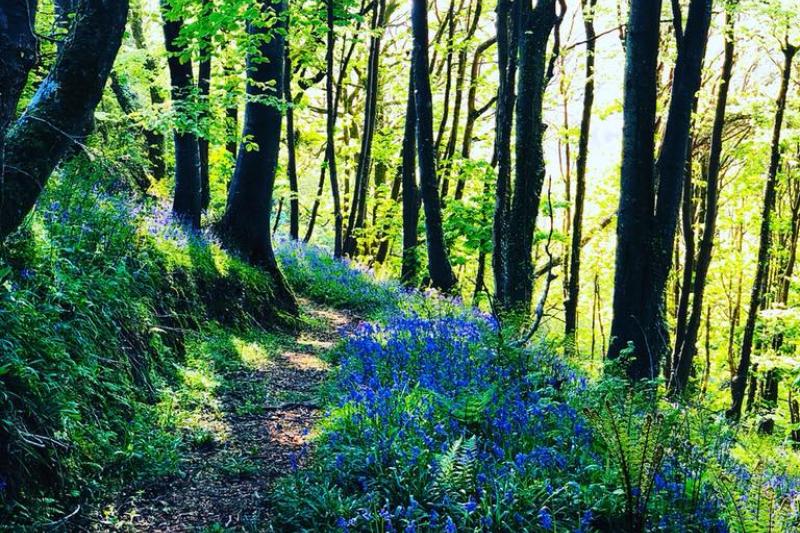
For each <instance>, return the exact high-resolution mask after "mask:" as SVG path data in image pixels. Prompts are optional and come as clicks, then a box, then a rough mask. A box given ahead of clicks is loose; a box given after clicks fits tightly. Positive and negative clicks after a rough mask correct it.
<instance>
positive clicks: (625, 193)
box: [608, 0, 711, 379]
mask: <svg viewBox="0 0 800 533" xmlns="http://www.w3.org/2000/svg"><path fill="white" fill-rule="evenodd" d="M657 3H658V4H659V5H658V6H653V5H652V4H653V3H652V2H645V1H640V0H633V1H632V2H631V6H630V13H629V18H628V25H627V29H628V31H627V41H626V56H627V57H626V68H625V97H624V104H623V106H624V110H623V117H624V126H623V134H622V135H623V151H622V170H621V190H620V201H619V213H618V218H617V253H616V271H615V277H614V303H613V309H614V317H613V320H612V323H611V343H610V344H609V349H608V357H609V358H611V359H615V358H618V357H619V356H620V355H621V354H622V353H623V351H627V350H628V349H629V348H630V350H631V353H630V355H631V356H632V359H631V361H630V364H629V365H628V369H627V370H628V376H629V377H630V378H631V379H643V378H655V377H656V376H657V375H658V373H659V371H660V364H661V359H662V358H663V356H664V354H665V351H666V349H667V344H668V333H667V332H666V326H665V323H664V316H663V308H664V290H665V287H666V282H667V276H668V275H669V271H670V269H671V266H672V262H671V261H672V255H671V254H672V249H673V243H674V240H675V230H676V225H677V218H678V208H679V206H680V199H681V193H682V188H683V181H684V170H685V165H686V159H687V149H688V140H689V129H690V125H691V114H692V108H693V105H694V99H695V94H696V93H697V91H698V89H699V87H700V73H701V68H702V61H703V56H704V54H705V44H706V41H707V40H708V27H709V23H710V16H711V0H692V2H691V4H690V6H689V15H688V17H687V22H686V30H685V32H680V33H681V35H682V37H681V38H680V41H679V46H678V59H677V61H676V66H675V72H674V81H673V86H672V94H671V99H670V107H669V114H668V116H667V124H666V128H665V133H664V140H663V142H662V146H661V150H660V157H659V158H658V162H657V163H654V160H655V153H654V150H655V126H656V124H655V111H656V85H657V84H656V69H657V63H658V51H659V39H660V36H659V33H660V32H659V30H660V28H659V26H660V15H661V13H660V11H661V10H660V1H659V2H657ZM643 251H646V252H643Z"/></svg>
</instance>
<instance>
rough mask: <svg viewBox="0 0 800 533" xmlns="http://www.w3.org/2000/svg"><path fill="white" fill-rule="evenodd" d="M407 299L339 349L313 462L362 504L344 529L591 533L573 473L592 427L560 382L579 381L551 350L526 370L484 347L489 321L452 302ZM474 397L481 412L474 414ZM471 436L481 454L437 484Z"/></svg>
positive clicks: (465, 457)
mask: <svg viewBox="0 0 800 533" xmlns="http://www.w3.org/2000/svg"><path fill="white" fill-rule="evenodd" d="M408 307H409V308H408V309H404V310H403V311H400V312H398V314H397V315H395V316H393V317H392V318H390V319H389V320H388V321H387V323H386V324H384V325H377V324H370V323H363V324H361V325H360V326H359V327H358V328H356V329H355V331H353V332H352V334H351V335H350V337H349V338H348V339H347V341H346V342H345V343H344V344H343V346H341V348H340V358H341V364H340V368H339V370H338V372H337V376H336V381H335V385H336V386H335V389H336V391H337V398H336V399H335V402H334V406H333V407H332V410H331V412H330V414H329V417H328V421H327V423H326V426H325V431H324V432H323V437H322V439H321V440H320V443H319V448H318V457H319V458H320V461H322V463H324V464H323V466H322V472H323V473H326V474H323V475H327V476H329V477H330V478H331V479H330V480H329V481H332V482H333V483H334V484H336V485H337V486H338V487H340V488H341V489H342V490H347V491H349V492H351V493H352V494H354V495H358V496H359V497H363V498H364V506H363V507H362V508H360V509H359V510H358V512H354V513H351V514H349V515H346V516H341V517H339V518H341V520H338V524H339V526H341V525H342V524H346V525H347V527H348V528H353V527H354V526H357V528H360V530H363V529H365V528H367V525H368V524H381V525H382V527H384V528H385V529H386V530H387V531H388V530H393V531H404V530H409V529H408V528H409V527H410V528H412V529H411V530H431V529H435V530H444V531H456V530H462V528H479V529H483V530H492V529H495V528H498V527H499V528H504V527H505V528H512V529H518V528H520V527H526V528H528V529H533V530H552V527H553V525H554V524H559V526H563V527H566V528H568V529H570V530H574V531H577V530H580V529H581V527H587V528H588V525H586V524H585V523H586V522H587V519H591V516H592V514H591V509H590V507H589V506H586V507H583V508H581V507H580V506H575V505H572V502H574V500H575V499H576V498H579V495H580V486H579V485H578V484H577V483H575V482H574V481H573V480H572V478H573V477H574V476H575V473H576V472H582V471H587V470H588V469H587V467H588V466H589V465H590V464H593V462H594V460H595V458H594V457H592V456H591V455H590V454H587V453H584V451H585V450H589V449H590V448H591V443H592V432H591V430H590V429H589V425H588V423H587V422H586V420H585V419H584V418H583V417H582V416H581V415H580V414H579V413H578V411H577V410H576V409H574V408H573V407H571V406H570V405H569V404H568V403H567V402H566V401H564V398H563V395H562V394H561V393H560V392H559V390H558V389H557V388H556V387H555V386H554V384H556V385H558V386H561V385H563V384H564V383H565V382H571V383H573V384H574V386H582V385H581V384H583V386H585V381H584V380H582V379H581V378H580V377H579V376H577V375H576V374H575V372H574V371H573V370H572V369H570V368H568V367H567V366H566V365H564V364H563V363H562V362H561V361H560V360H558V359H557V358H555V357H553V356H552V355H551V354H550V352H545V351H542V352H541V353H538V352H536V353H530V354H527V355H528V357H527V358H526V359H525V365H526V366H525V368H523V367H521V366H519V365H515V364H514V363H510V362H509V360H508V358H507V357H506V354H504V353H503V350H501V349H500V348H499V347H498V343H497V342H493V341H492V339H497V329H498V326H497V323H496V322H495V321H494V319H492V318H491V317H489V316H486V315H484V314H482V313H480V312H476V311H475V310H473V309H471V308H468V307H465V306H463V305H460V303H458V302H454V301H452V300H450V301H437V302H436V303H435V304H433V305H429V306H427V307H422V308H420V307H419V306H413V305H412V306H408ZM528 368H535V369H536V370H537V371H536V372H530V371H529V370H528ZM476 399H477V400H476ZM471 401H472V402H473V403H475V402H476V401H477V404H476V405H478V407H477V409H479V411H478V412H477V413H472V415H469V416H468V415H467V414H465V406H466V405H469V403H470V402H471ZM469 439H473V442H475V444H476V446H475V449H474V450H473V451H470V452H469V453H466V454H462V455H461V456H460V458H459V461H461V462H462V463H468V464H469V466H468V467H467V469H466V470H467V473H466V474H465V475H464V476H462V478H461V479H459V480H458V483H459V486H458V487H457V488H456V487H451V488H450V489H448V488H442V487H443V486H444V485H445V484H446V482H447V481H446V478H444V477H443V476H444V474H443V472H442V461H443V457H445V456H446V455H447V454H448V451H449V450H452V449H453V447H454V446H456V443H458V442H460V443H462V444H463V443H464V442H465V441H467V440H469ZM470 454H471V455H470ZM409 502H410V503H409ZM559 502H561V503H559ZM565 502H570V504H567V503H565ZM587 517H588V518H587ZM582 523H584V526H582V525H581V524H582ZM331 525H335V524H331ZM340 529H344V528H343V527H340Z"/></svg>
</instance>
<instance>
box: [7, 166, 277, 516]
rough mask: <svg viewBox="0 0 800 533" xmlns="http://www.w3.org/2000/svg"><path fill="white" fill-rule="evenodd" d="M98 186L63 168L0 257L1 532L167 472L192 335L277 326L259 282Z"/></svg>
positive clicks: (103, 169) (90, 171)
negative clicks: (217, 327)
mask: <svg viewBox="0 0 800 533" xmlns="http://www.w3.org/2000/svg"><path fill="white" fill-rule="evenodd" d="M108 176H109V169H108V167H107V166H106V165H105V163H104V162H103V161H100V160H98V161H95V162H91V161H89V160H87V159H86V158H84V157H80V156H79V157H76V158H74V159H73V160H72V161H71V162H70V163H69V164H68V165H67V166H66V167H65V169H64V170H63V171H62V176H61V177H60V178H58V179H55V180H54V182H53V183H52V186H51V187H50V188H49V189H48V191H47V194H46V197H45V198H43V200H42V202H41V206H42V207H41V208H40V209H39V211H38V213H37V214H36V215H35V216H34V217H33V219H32V220H31V222H30V224H29V226H28V227H27V228H25V229H24V230H23V231H21V232H19V233H18V234H16V235H15V236H13V237H12V239H10V240H9V242H7V244H6V245H5V246H4V248H3V249H2V251H1V252H0V275H1V277H2V279H1V280H0V330H2V331H3V335H2V339H0V350H2V359H1V360H0V398H2V402H0V449H1V450H2V453H0V487H1V488H0V498H2V506H0V514H2V516H3V517H4V518H3V521H4V522H6V523H9V521H11V523H14V522H19V523H28V524H36V523H39V524H41V523H42V522H43V521H47V520H48V519H50V518H52V517H57V516H59V515H64V514H68V513H69V512H71V511H72V510H73V509H74V508H75V506H76V505H77V504H79V503H81V502H84V501H86V500H91V499H93V498H97V497H98V496H100V495H101V494H103V493H104V491H105V490H107V489H108V488H110V487H112V486H114V485H116V484H117V483H118V482H119V481H121V480H131V479H132V478H133V479H140V478H145V477H151V476H161V475H165V474H167V473H172V472H175V471H176V469H177V467H178V464H179V459H180V450H181V447H182V446H183V439H182V437H181V436H180V434H179V433H176V432H175V424H176V420H177V418H176V415H177V411H176V410H175V404H174V401H173V399H172V398H173V396H174V394H173V393H172V388H173V386H179V388H181V387H183V386H184V385H183V384H185V383H188V382H186V380H187V379H189V378H190V376H191V372H190V371H189V370H186V369H183V368H182V367H181V366H180V363H181V362H182V361H183V359H184V357H185V353H186V349H185V346H186V342H187V338H188V337H189V336H190V335H191V332H192V331H195V330H197V329H198V328H199V327H200V326H201V324H204V323H205V322H206V321H208V320H209V319H217V320H219V321H221V322H223V323H225V324H229V325H233V326H236V325H239V326H252V325H254V324H258V323H262V324H274V323H276V321H280V320H282V318H281V317H280V316H279V315H278V314H276V313H275V312H274V311H273V306H272V304H271V302H272V291H271V286H270V283H269V281H268V278H267V276H265V275H263V274H261V273H260V272H258V271H257V270H255V269H253V268H252V267H249V266H248V265H246V264H244V263H242V262H241V261H238V260H237V259H234V258H231V257H229V256H227V255H226V254H225V253H223V252H222V251H221V249H220V248H219V246H218V245H216V244H214V243H212V242H208V241H205V240H203V239H202V238H201V237H199V236H192V235H186V234H184V233H183V230H182V229H180V228H179V227H177V226H174V225H172V224H171V223H169V221H159V220H158V218H157V217H156V218H153V217H154V215H155V214H158V213H159V212H160V211H159V209H158V208H156V207H155V206H154V207H153V208H145V209H141V208H140V207H136V206H135V204H134V198H133V197H132V196H130V194H129V193H125V192H119V191H120V189H121V188H123V187H124V183H125V180H124V179H122V178H119V177H117V176H116V175H115V174H113V173H111V174H110V177H108ZM123 178H124V176H123ZM93 184H94V186H93ZM112 191H118V192H112ZM178 396H180V395H178ZM196 399H197V400H201V399H202V397H199V396H198V397H196ZM193 441H194V444H195V445H199V446H202V445H205V444H206V443H207V437H205V436H203V435H199V434H198V435H196V437H195V438H194V439H193Z"/></svg>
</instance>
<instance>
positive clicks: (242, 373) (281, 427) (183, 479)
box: [92, 301, 357, 532]
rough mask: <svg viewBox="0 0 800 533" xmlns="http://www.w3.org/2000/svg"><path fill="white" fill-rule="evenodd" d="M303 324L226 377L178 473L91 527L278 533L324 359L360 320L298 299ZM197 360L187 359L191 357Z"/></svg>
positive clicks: (129, 496)
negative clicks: (276, 497) (282, 482)
mask: <svg viewBox="0 0 800 533" xmlns="http://www.w3.org/2000/svg"><path fill="white" fill-rule="evenodd" d="M302 307H303V310H304V315H305V316H306V318H307V319H306V321H305V326H304V327H303V328H302V329H301V330H300V331H299V332H297V334H296V335H291V336H289V335H281V336H280V337H279V341H278V342H277V343H276V344H272V345H270V346H261V348H263V349H261V350H255V352H254V353H257V354H262V355H263V356H262V357H248V358H247V361H246V363H247V364H246V365H244V366H238V367H237V368H235V369H232V370H231V371H229V372H225V373H223V374H222V375H221V378H222V381H223V383H222V385H223V386H222V387H219V390H220V391H221V392H220V393H219V395H218V397H217V398H216V400H217V401H216V402H215V405H216V406H218V408H216V409H208V408H203V409H201V410H200V411H199V412H198V413H197V415H198V417H199V420H198V422H199V423H200V424H202V426H203V427H207V428H211V429H210V430H209V431H208V433H207V434H206V435H205V437H204V438H202V439H201V442H195V443H193V445H192V446H189V447H188V448H189V450H188V451H186V453H185V455H184V457H183V464H182V465H181V468H180V471H181V472H180V475H176V476H171V477H169V478H167V479H161V480H155V481H153V482H151V483H150V484H149V485H147V486H144V487H137V488H136V489H131V490H128V491H126V492H123V493H122V494H121V495H120V496H119V497H118V498H117V500H116V501H115V502H114V503H113V505H111V506H109V507H107V508H106V509H105V510H104V511H103V515H104V516H102V517H97V518H95V520H93V522H94V525H93V527H92V529H94V530H107V529H111V528H113V529H116V530H122V531H126V530H135V531H152V532H173V531H231V530H234V531H236V530H259V531H263V530H269V529H272V524H271V521H270V509H269V498H268V497H269V491H270V486H271V484H272V483H273V481H274V480H276V479H277V478H278V477H280V476H282V475H284V474H288V473H289V472H291V471H292V469H293V467H294V466H295V465H296V464H297V461H300V462H302V461H303V458H304V457H305V455H306V454H305V453H303V450H304V448H305V443H307V442H308V440H309V438H310V437H311V431H312V430H313V426H314V424H315V422H317V421H318V420H319V418H320V417H321V416H322V412H321V410H320V407H319V405H318V403H317V402H318V395H319V389H320V386H321V384H322V383H323V381H324V379H325V375H326V374H327V372H328V370H329V366H328V364H327V363H326V362H325V361H324V358H323V356H324V353H325V352H326V351H328V350H330V349H331V348H332V347H333V346H334V345H335V344H336V342H337V341H338V340H339V339H340V337H341V334H340V330H341V329H342V328H346V327H349V326H352V325H354V324H355V323H356V320H357V319H356V317H355V316H354V315H353V314H351V313H348V312H345V311H339V310H333V309H330V308H327V307H322V306H319V305H317V304H314V303H311V302H309V301H302ZM188 356H191V354H189V353H187V357H188Z"/></svg>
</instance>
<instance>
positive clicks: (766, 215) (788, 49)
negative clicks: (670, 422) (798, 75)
mask: <svg viewBox="0 0 800 533" xmlns="http://www.w3.org/2000/svg"><path fill="white" fill-rule="evenodd" d="M796 52H797V47H795V46H793V45H791V44H789V43H788V42H787V43H785V45H784V47H783V69H782V72H781V86H780V91H779V93H778V98H777V103H776V110H775V123H774V125H773V130H772V148H771V155H770V163H769V170H768V173H767V183H766V185H765V187H764V205H763V208H762V213H761V231H760V234H759V242H758V259H757V263H756V274H755V278H754V279H753V287H752V290H751V292H750V305H749V308H748V311H747V316H746V318H745V325H744V333H743V334H742V352H741V357H740V359H739V364H738V366H737V369H736V376H735V377H734V379H733V382H732V383H731V400H732V402H731V407H730V409H728V411H727V412H726V415H727V416H728V418H731V419H733V420H738V419H739V418H740V417H741V415H742V404H743V403H744V395H745V390H746V388H747V380H748V376H749V373H750V360H751V356H752V352H753V338H754V336H755V329H756V319H757V318H758V310H759V309H760V307H761V303H762V299H763V297H764V282H765V279H766V274H767V268H768V266H769V261H770V241H771V238H770V219H771V218H772V212H773V210H774V209H775V188H776V184H777V180H778V168H779V166H780V160H781V147H780V143H781V128H782V127H783V115H784V112H785V111H786V96H787V93H788V92H789V80H790V79H791V73H792V61H793V60H794V56H795V54H796Z"/></svg>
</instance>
